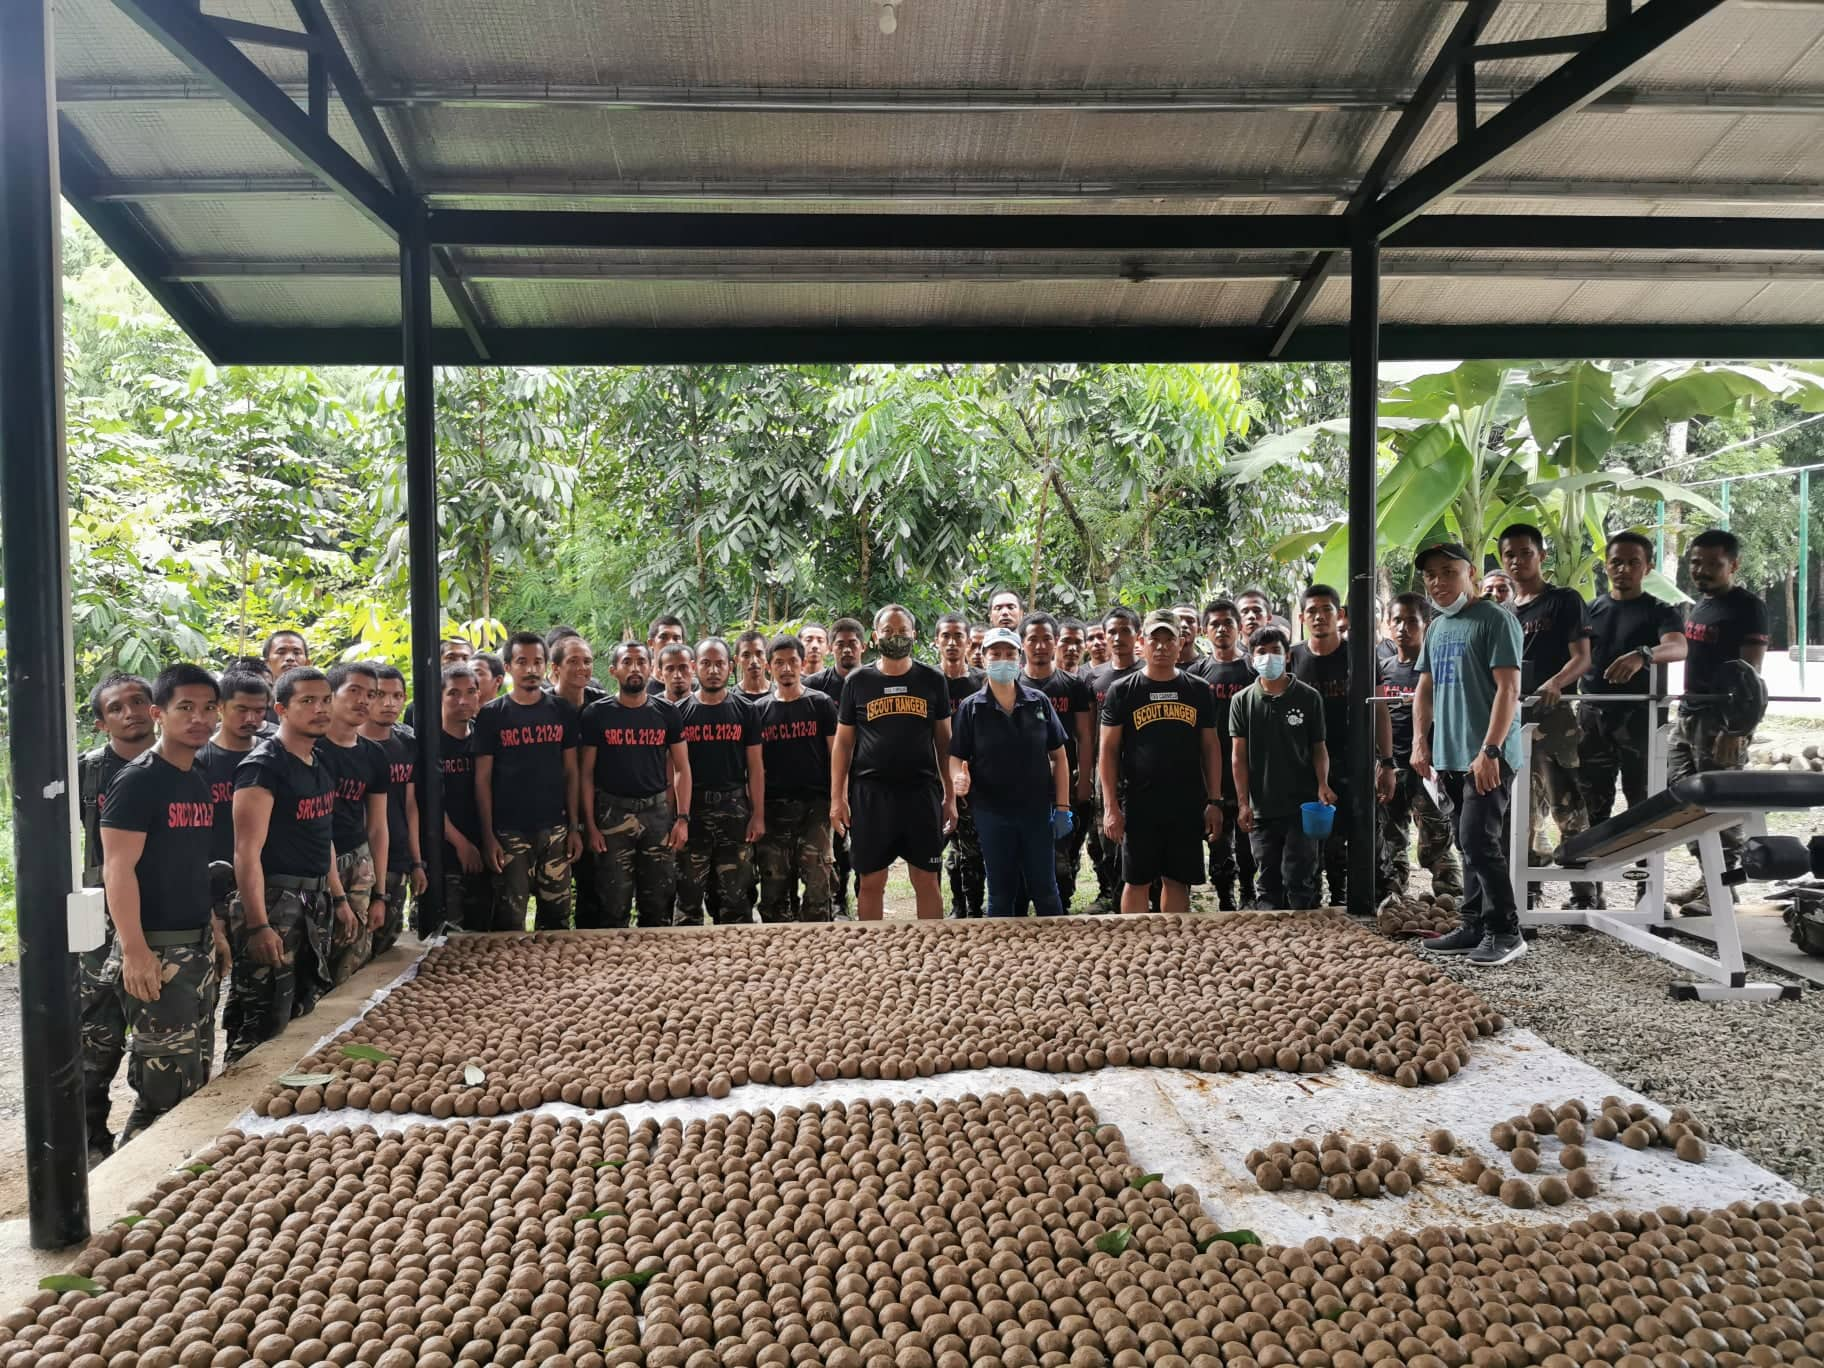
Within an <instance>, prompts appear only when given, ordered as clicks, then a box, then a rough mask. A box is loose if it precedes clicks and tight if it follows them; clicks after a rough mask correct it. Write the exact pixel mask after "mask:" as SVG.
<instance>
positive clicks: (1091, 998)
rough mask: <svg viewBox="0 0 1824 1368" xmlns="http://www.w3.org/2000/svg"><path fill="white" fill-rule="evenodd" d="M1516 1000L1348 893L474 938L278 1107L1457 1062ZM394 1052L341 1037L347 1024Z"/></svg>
mask: <svg viewBox="0 0 1824 1368" xmlns="http://www.w3.org/2000/svg"><path fill="white" fill-rule="evenodd" d="M1503 1024H1504V1022H1503V1020H1502V1018H1501V1017H1500V1016H1499V1015H1498V1014H1497V1013H1496V1012H1495V1011H1494V1010H1493V1009H1492V1008H1491V1007H1489V1006H1488V1004H1487V1003H1485V1002H1483V1001H1482V1000H1481V999H1480V998H1478V997H1477V996H1476V995H1475V994H1474V993H1472V992H1471V991H1470V990H1468V989H1467V988H1464V987H1462V986H1461V985H1459V984H1457V983H1456V982H1454V981H1452V980H1451V979H1450V978H1449V977H1448V976H1447V975H1445V974H1443V973H1441V972H1440V971H1439V970H1437V969H1436V968H1435V967H1433V966H1431V965H1428V964H1425V963H1423V962H1421V961H1420V960H1419V959H1417V958H1416V957H1415V956H1413V955H1411V954H1408V953H1406V952H1405V951H1402V950H1399V949H1396V948H1395V947H1393V946H1391V945H1389V944H1388V943H1387V942H1386V941H1384V940H1382V939H1381V938H1380V937H1378V936H1375V935H1373V934H1372V933H1370V932H1368V931H1365V930H1363V929H1361V928H1359V927H1357V926H1355V925H1353V924H1351V923H1350V922H1349V921H1348V920H1347V919H1346V918H1344V917H1342V916H1340V915H1337V914H1334V913H1323V912H1313V913H1297V914H1291V915H1279V916H1237V917H1225V918H1221V919H1210V920H1203V919H1186V918H1175V917H1174V918H1164V919H1162V918H1157V917H1133V918H1126V919H1109V920H1103V919H1083V920H1075V919H1073V920H1070V921H1063V922H1059V921H1045V922H1036V921H1025V920H1021V921H1011V920H1009V921H962V922H922V923H920V922H914V923H908V924H904V925H901V924H894V925H889V926H867V927H863V926H849V927H844V926H840V925H838V926H814V927H812V926H804V927H800V926H767V927H727V928H718V929H712V930H704V931H700V932H693V933H692V934H690V935H689V936H687V937H675V936H654V935H651V934H650V933H641V932H626V933H616V932H608V933H594V934H587V935H557V936H550V935H545V936H461V937H457V938H455V939H453V940H452V941H451V942H450V943H449V944H447V945H444V946H441V947H439V948H437V949H435V950H433V951H432V952H431V953H430V954H429V955H428V956H427V957H426V958H425V960H424V962H423V964H422V966H421V968H420V970H419V973H418V975H417V977H416V978H414V979H412V980H410V981H409V982H407V983H405V984H403V985H401V986H400V987H399V988H398V989H396V990H395V991H393V992H392V993H390V994H388V995H387V997H386V998H385V999H384V1000H382V1001H381V1002H380V1003H379V1004H378V1005H377V1006H376V1007H375V1008H374V1009H373V1010H372V1011H371V1012H369V1013H368V1014H367V1015H366V1016H365V1017H363V1018H362V1019H361V1020H360V1021H359V1022H358V1023H356V1025H355V1026H354V1027H353V1029H352V1030H351V1031H350V1032H349V1033H348V1035H346V1036H343V1037H340V1038H338V1039H336V1040H333V1041H331V1042H329V1043H328V1044H327V1045H325V1046H324V1048H322V1049H321V1050H319V1051H317V1052H316V1053H315V1054H313V1055H310V1056H308V1057H307V1058H306V1059H305V1060H304V1061H303V1062H302V1063H301V1064H300V1065H299V1072H300V1073H301V1074H303V1075H317V1076H322V1075H330V1077H329V1078H328V1080H327V1081H326V1082H323V1083H320V1084H318V1083H312V1084H304V1085H300V1086H280V1087H277V1088H275V1089H274V1091H273V1092H272V1093H271V1094H270V1095H269V1096H268V1097H266V1098H265V1099H263V1100H262V1101H261V1102H260V1103H259V1104H257V1109H258V1110H259V1111H260V1112H261V1113H262V1114H263V1115H267V1116H273V1117H285V1116H291V1115H294V1114H298V1115H306V1114H310V1113H313V1112H318V1111H323V1110H326V1109H327V1110H334V1109H338V1108H342V1107H351V1108H357V1109H363V1110H371V1111H377V1112H394V1113H399V1114H406V1113H416V1114H424V1115H430V1116H434V1117H437V1118H440V1119H441V1118H446V1117H489V1116H496V1115H499V1114H501V1113H504V1112H510V1111H514V1110H518V1109H521V1108H531V1107H535V1106H537V1105H539V1104H541V1103H546V1102H557V1101H563V1102H570V1103H578V1104H581V1105H582V1106H585V1107H591V1108H593V1107H616V1106H619V1105H621V1104H622V1103H623V1102H640V1101H655V1102H656V1101H662V1100H664V1099H666V1098H674V1097H687V1096H708V1097H725V1096H727V1095H728V1093H729V1090H730V1089H731V1088H733V1087H739V1086H741V1085H743V1084H745V1083H749V1082H753V1083H763V1084H764V1083H776V1084H793V1085H797V1086H800V1087H802V1086H807V1085H809V1084H811V1083H813V1082H815V1081H817V1080H819V1079H832V1078H881V1079H904V1078H913V1077H925V1076H929V1075H932V1074H939V1073H947V1072H949V1071H951V1070H957V1069H971V1068H973V1069H980V1068H987V1067H990V1066H992V1067H1002V1066H1006V1065H1013V1066H1016V1067H1025V1068H1028V1069H1039V1070H1046V1071H1049V1072H1053V1073H1067V1072H1069V1073H1074V1072H1078V1071H1081V1070H1085V1069H1100V1068H1103V1067H1105V1066H1109V1065H1114V1066H1120V1065H1124V1064H1140V1065H1149V1066H1153V1067H1167V1066H1169V1067H1173V1068H1198V1069H1205V1070H1209V1071H1212V1072H1215V1071H1220V1072H1236V1071H1244V1072H1245V1071H1252V1070H1256V1069H1284V1070H1288V1071H1298V1072H1305V1073H1316V1072H1319V1071H1322V1070H1324V1069H1326V1068H1328V1067H1330V1066H1331V1065H1332V1064H1335V1063H1346V1064H1348V1065H1349V1066H1351V1067H1353V1068H1358V1069H1373V1070H1376V1071H1377V1072H1379V1073H1382V1074H1385V1075H1387V1076H1388V1077H1390V1078H1392V1079H1393V1080H1394V1081H1396V1082H1398V1083H1401V1084H1404V1085H1407V1086H1412V1085H1416V1084H1419V1083H1427V1082H1429V1083H1441V1082H1443V1081H1444V1080H1445V1079H1446V1078H1449V1077H1451V1076H1452V1075H1453V1074H1455V1073H1456V1072H1457V1071H1458V1070H1459V1069H1460V1068H1461V1067H1462V1066H1463V1064H1464V1063H1465V1061H1466V1060H1467V1059H1468V1057H1469V1051H1470V1046H1471V1043H1472V1042H1473V1041H1475V1040H1476V1039H1477V1038H1478V1037H1480V1036H1486V1035H1490V1034H1493V1033H1494V1032H1495V1031H1496V1030H1498V1029H1500V1027H1501V1026H1502V1025H1503ZM350 1044H354V1045H357V1046H362V1047H371V1049H372V1050H373V1051H377V1052H379V1053H381V1054H383V1055H384V1056H386V1057H385V1058H382V1059H377V1060H364V1059H351V1058H349V1057H347V1056H346V1055H345V1054H344V1052H343V1051H344V1047H346V1046H348V1045H350Z"/></svg>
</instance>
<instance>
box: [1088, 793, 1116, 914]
mask: <svg viewBox="0 0 1824 1368" xmlns="http://www.w3.org/2000/svg"><path fill="white" fill-rule="evenodd" d="M1091 811H1092V816H1093V820H1092V821H1091V823H1090V828H1089V840H1088V842H1087V845H1088V846H1089V863H1090V866H1091V867H1092V868H1093V869H1094V870H1095V871H1096V901H1098V902H1102V903H1108V904H1111V905H1112V904H1118V903H1119V902H1120V898H1121V888H1122V879H1121V842H1119V841H1111V840H1109V839H1108V837H1106V836H1104V835H1103V834H1102V819H1103V817H1104V816H1105V815H1106V814H1107V812H1108V807H1107V805H1106V804H1105V803H1104V801H1103V798H1102V789H1101V787H1100V786H1099V785H1098V786H1097V788H1096V791H1095V805H1094V807H1093V808H1092V810H1091Z"/></svg>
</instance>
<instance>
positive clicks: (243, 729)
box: [196, 666, 272, 1037]
mask: <svg viewBox="0 0 1824 1368" xmlns="http://www.w3.org/2000/svg"><path fill="white" fill-rule="evenodd" d="M271 707H272V680H271V679H269V678H268V677H267V675H266V673H265V667H264V666H262V667H261V668H260V670H259V671H258V672H256V671H255V670H253V669H252V668H251V667H249V668H240V667H236V668H232V669H229V670H227V671H225V672H224V673H223V675H222V678H221V708H220V712H219V714H218V721H217V725H216V730H215V735H214V736H213V737H211V738H210V741H209V744H208V745H206V746H204V747H203V748H202V749H201V750H200V751H198V752H197V753H196V767H197V769H199V770H200V771H201V772H202V775H203V780H204V782H206V783H207V784H208V785H209V799H210V801H211V802H213V803H214V804H215V822H214V825H213V826H212V827H211V828H210V840H209V863H210V864H212V865H213V864H216V863H218V862H219V863H221V864H226V865H228V866H230V867H231V868H232V866H233V865H234V772H235V770H237V769H238V768H240V764H241V761H243V760H245V759H246V758H247V755H248V752H250V751H251V750H252V749H253V748H254V746H255V745H257V744H258V743H259V740H260V732H261V730H262V729H263V728H264V727H265V725H266V713H267V711H268V710H269V709H270V708H271ZM211 886H212V887H213V888H214V890H215V920H216V923H217V924H218V925H219V926H220V927H221V930H222V937H223V940H222V943H223V944H224V945H226V944H227V935H228V904H229V903H230V901H232V899H233V897H234V880H233V879H232V877H231V878H228V879H226V880H212V885H211ZM232 967H233V966H232V964H231V962H229V961H226V960H225V961H224V962H223V963H222V965H221V971H220V974H219V977H218V979H217V982H216V995H217V997H218V998H219V997H221V996H222V994H223V991H224V990H225V988H226V987H227V984H228V973H229V970H230V969H231V968H232ZM235 1010H236V1005H235V1001H234V997H233V995H232V994H229V995H228V1000H227V1004H226V1005H225V1006H224V1007H223V1009H222V1032H223V1034H224V1036H230V1037H231V1036H232V1035H233V1034H234V1022H233V1014H234V1012H235Z"/></svg>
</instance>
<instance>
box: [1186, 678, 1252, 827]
mask: <svg viewBox="0 0 1824 1368" xmlns="http://www.w3.org/2000/svg"><path fill="white" fill-rule="evenodd" d="M1185 673H1186V674H1188V675H1191V676H1193V677H1195V678H1197V679H1201V680H1202V681H1203V682H1204V683H1205V684H1208V685H1209V686H1210V697H1211V698H1212V699H1213V700H1215V704H1216V738H1217V741H1218V743H1219V744H1220V745H1221V747H1222V796H1223V798H1224V799H1225V800H1227V801H1229V802H1234V801H1235V799H1236V794H1235V770H1234V767H1233V766H1232V765H1231V764H1230V763H1229V757H1230V754H1231V752H1232V751H1233V750H1234V747H1233V746H1231V745H1230V744H1229V743H1230V742H1231V741H1233V740H1234V739H1235V738H1234V736H1233V735H1231V734H1230V731H1229V704H1231V703H1233V702H1234V701H1235V696H1236V695H1237V694H1239V693H1242V692H1244V691H1245V690H1246V689H1247V687H1248V685H1250V684H1252V683H1253V682H1254V681H1255V679H1256V678H1258V676H1257V675H1256V674H1255V673H1254V667H1253V666H1252V665H1250V664H1249V663H1248V658H1247V657H1246V656H1240V655H1238V656H1236V657H1235V659H1233V660H1218V659H1216V657H1215V656H1199V657H1198V659H1197V666H1196V667H1193V668H1191V669H1187V670H1186V671H1185Z"/></svg>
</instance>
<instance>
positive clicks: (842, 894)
mask: <svg viewBox="0 0 1824 1368" xmlns="http://www.w3.org/2000/svg"><path fill="white" fill-rule="evenodd" d="M867 631H868V629H867V628H866V627H864V626H863V625H862V624H861V623H860V622H859V621H857V620H856V619H855V618H852V617H844V618H837V619H836V622H835V624H834V625H833V626H832V627H831V628H830V653H829V655H828V656H827V657H825V658H826V659H827V660H829V661H831V662H833V663H831V664H829V665H827V666H825V667H824V668H823V669H821V670H818V669H815V668H812V667H811V666H809V665H808V664H807V665H806V668H805V670H804V671H802V672H800V674H799V676H798V680H799V684H800V686H801V687H803V688H805V689H808V690H810V691H811V692H812V693H820V694H824V695H825V696H827V697H828V698H829V700H830V702H832V703H835V704H837V705H840V704H841V703H842V686H843V682H844V681H845V680H846V679H848V677H849V676H850V675H852V674H854V673H855V671H856V670H858V669H860V668H861V648H862V644H863V642H864V641H865V640H866V639H867ZM805 660H806V661H807V662H808V661H809V660H810V651H809V649H808V648H807V649H806V651H805ZM850 863H851V862H850V860H849V833H848V832H846V831H834V830H832V831H831V832H830V890H831V897H833V898H834V899H835V909H836V911H835V915H836V916H837V917H838V918H839V919H841V920H845V921H846V920H851V919H852V918H851V917H850V913H849V868H850Z"/></svg>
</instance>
